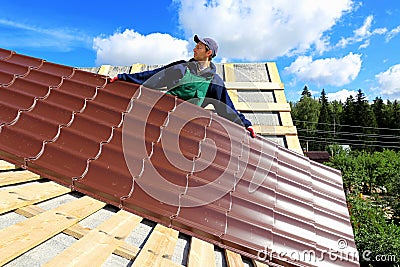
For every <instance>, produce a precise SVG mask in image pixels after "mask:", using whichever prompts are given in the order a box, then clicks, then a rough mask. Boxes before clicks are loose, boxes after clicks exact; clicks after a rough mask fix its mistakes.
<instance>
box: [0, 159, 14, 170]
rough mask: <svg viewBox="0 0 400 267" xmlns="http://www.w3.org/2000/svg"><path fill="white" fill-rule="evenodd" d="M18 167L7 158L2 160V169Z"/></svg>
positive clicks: (0, 166) (0, 167)
mask: <svg viewBox="0 0 400 267" xmlns="http://www.w3.org/2000/svg"><path fill="white" fill-rule="evenodd" d="M13 169H16V168H15V165H14V164H11V163H8V162H7V161H5V160H0V171H7V170H13Z"/></svg>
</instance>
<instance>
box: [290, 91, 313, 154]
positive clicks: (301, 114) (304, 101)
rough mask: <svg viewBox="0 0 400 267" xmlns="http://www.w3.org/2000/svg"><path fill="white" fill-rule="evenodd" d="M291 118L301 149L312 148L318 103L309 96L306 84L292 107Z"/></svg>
mask: <svg viewBox="0 0 400 267" xmlns="http://www.w3.org/2000/svg"><path fill="white" fill-rule="evenodd" d="M291 115H292V118H293V122H294V124H295V126H296V127H297V132H298V135H299V139H300V144H301V146H302V147H303V149H307V148H308V150H313V149H314V147H313V146H314V145H315V142H314V141H315V137H316V127H317V122H318V115H319V103H318V101H317V100H314V99H313V98H312V97H311V93H310V91H309V90H308V88H307V86H305V87H304V89H303V92H302V96H301V98H300V101H299V102H297V103H296V104H295V105H294V106H293V109H292V113H291Z"/></svg>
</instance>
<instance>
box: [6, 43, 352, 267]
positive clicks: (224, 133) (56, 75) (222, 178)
mask: <svg viewBox="0 0 400 267" xmlns="http://www.w3.org/2000/svg"><path fill="white" fill-rule="evenodd" d="M0 83H1V87H0V158H3V159H6V160H8V161H11V162H13V163H16V164H18V165H20V166H23V167H24V168H27V169H29V170H31V171H33V172H37V173H39V174H41V175H43V176H45V177H48V178H51V179H53V180H55V181H57V182H59V183H61V184H64V185H66V186H69V187H71V189H73V190H77V191H80V192H83V193H85V194H88V195H90V196H93V197H97V198H99V199H101V200H103V201H106V202H108V203H111V204H114V205H117V206H120V207H121V208H123V209H126V210H129V211H131V212H133V213H137V214H140V215H142V216H145V217H147V218H149V219H152V220H155V221H158V222H161V223H164V224H166V225H168V226H171V227H174V228H176V229H178V230H180V231H182V232H185V233H188V234H190V235H192V236H196V237H200V238H202V239H205V240H207V241H210V242H212V243H214V244H217V245H219V246H221V247H228V248H231V249H233V250H235V251H237V252H239V253H241V254H243V255H245V256H250V257H252V258H256V259H257V258H258V259H260V255H262V254H263V253H264V255H266V254H265V253H268V258H267V257H266V258H265V260H270V261H272V262H276V263H279V264H283V263H286V264H290V265H294V266H329V265H331V266H344V265H346V266H358V256H357V254H356V247H355V243H354V237H353V232H352V228H351V225H350V221H349V214H348V210H347V205H346V199H345V195H344V192H343V186H342V179H341V175H340V172H339V171H337V170H334V169H332V168H329V167H326V166H324V165H321V164H319V163H316V162H313V161H310V160H309V159H308V158H307V157H304V156H302V155H299V154H297V153H294V152H292V151H290V150H288V149H286V148H284V147H281V146H278V145H276V144H275V143H273V142H271V141H268V140H266V139H264V138H262V137H260V136H258V137H257V138H255V139H251V138H249V136H248V134H247V132H246V131H245V129H243V128H242V127H240V126H238V125H236V124H234V123H232V122H230V121H228V120H226V119H224V118H222V117H219V116H217V115H215V114H214V113H212V112H211V111H208V110H205V109H202V108H200V107H197V106H194V105H192V104H189V103H187V102H183V101H181V100H178V99H176V98H174V97H173V96H171V95H165V94H163V93H161V92H159V91H155V90H149V89H147V88H143V87H139V86H138V85H135V84H128V83H124V82H116V83H112V84H108V83H107V77H105V76H102V75H97V74H93V73H89V72H84V71H80V70H77V69H75V68H71V67H67V66H62V65H57V64H53V63H48V62H45V61H43V60H41V59H36V58H31V57H28V56H24V55H19V54H16V53H14V52H12V51H8V50H4V49H0ZM338 244H339V245H340V246H339V247H338ZM343 244H345V245H346V246H343ZM332 251H336V252H337V253H336V254H335V255H336V260H332V257H330V256H331V255H330V254H329V252H331V253H332ZM290 252H292V253H290ZM293 252H295V255H294V254H293ZM307 252H308V253H310V252H313V253H314V254H313V255H314V256H315V257H317V258H315V257H314V258H313V259H312V260H310V259H306V258H302V257H301V256H302V254H301V253H307ZM296 253H297V254H296ZM296 255H297V256H298V257H296ZM349 255H350V257H349ZM346 256H347V257H346ZM318 257H321V258H323V259H324V260H323V261H322V260H321V259H318Z"/></svg>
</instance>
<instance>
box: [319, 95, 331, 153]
mask: <svg viewBox="0 0 400 267" xmlns="http://www.w3.org/2000/svg"><path fill="white" fill-rule="evenodd" d="M319 104H320V107H319V115H318V124H317V136H318V143H317V144H316V147H317V148H318V150H325V149H326V146H327V145H328V143H330V142H331V140H332V129H331V128H332V126H331V118H332V115H331V110H330V108H329V103H328V98H327V97H326V93H325V89H322V92H321V96H320V98H319Z"/></svg>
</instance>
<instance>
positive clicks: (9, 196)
mask: <svg viewBox="0 0 400 267" xmlns="http://www.w3.org/2000/svg"><path fill="white" fill-rule="evenodd" d="M70 191H71V190H70V189H68V188H66V187H64V186H61V185H59V184H56V183H54V182H46V183H35V184H31V185H27V186H23V187H17V188H11V189H8V190H2V191H0V214H2V213H6V212H8V211H10V210H15V209H18V208H20V207H23V206H28V205H31V204H33V203H37V202H40V201H43V200H46V199H50V198H53V197H56V196H60V195H63V194H66V193H68V192H70Z"/></svg>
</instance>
